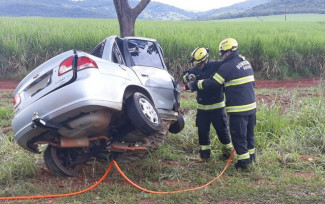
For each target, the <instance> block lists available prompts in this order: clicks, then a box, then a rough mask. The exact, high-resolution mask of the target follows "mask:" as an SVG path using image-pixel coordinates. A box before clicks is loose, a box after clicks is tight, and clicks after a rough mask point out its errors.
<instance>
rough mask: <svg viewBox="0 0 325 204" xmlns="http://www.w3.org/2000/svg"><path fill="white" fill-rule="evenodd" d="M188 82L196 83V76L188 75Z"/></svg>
mask: <svg viewBox="0 0 325 204" xmlns="http://www.w3.org/2000/svg"><path fill="white" fill-rule="evenodd" d="M188 80H189V81H195V80H196V76H195V75H194V74H189V75H188Z"/></svg>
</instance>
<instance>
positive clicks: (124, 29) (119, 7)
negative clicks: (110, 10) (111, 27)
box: [114, 0, 151, 37]
mask: <svg viewBox="0 0 325 204" xmlns="http://www.w3.org/2000/svg"><path fill="white" fill-rule="evenodd" d="M150 1H151V0H141V1H140V2H139V4H138V5H137V6H136V7H134V8H131V7H130V5H129V1H128V0H114V6H115V10H116V14H117V18H118V22H119V25H120V36H121V37H126V36H134V26H135V21H136V19H137V17H138V15H139V14H140V13H141V12H142V11H143V10H144V9H145V8H146V6H147V5H148V4H149V3H150Z"/></svg>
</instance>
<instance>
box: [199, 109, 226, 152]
mask: <svg viewBox="0 0 325 204" xmlns="http://www.w3.org/2000/svg"><path fill="white" fill-rule="evenodd" d="M211 123H212V125H213V127H214V129H215V130H216V133H217V135H218V138H219V141H220V142H221V143H222V144H223V145H229V144H231V141H230V136H229V133H228V123H227V114H226V112H225V109H224V108H218V109H213V110H200V109H198V110H197V115H196V126H197V127H198V134H199V144H200V145H201V150H204V149H202V147H204V146H206V147H207V148H206V149H205V150H208V152H207V155H203V157H202V152H204V151H201V157H202V158H209V157H210V149H211V148H210V135H209V132H210V126H211Z"/></svg>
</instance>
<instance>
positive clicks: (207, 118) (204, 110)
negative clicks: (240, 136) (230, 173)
mask: <svg viewBox="0 0 325 204" xmlns="http://www.w3.org/2000/svg"><path fill="white" fill-rule="evenodd" d="M221 64H222V62H221V61H208V62H207V63H205V64H204V66H203V67H198V66H195V67H194V68H192V69H190V70H188V71H186V72H184V73H183V77H182V78H183V82H184V83H185V84H186V83H187V84H189V83H191V82H189V80H188V76H189V75H190V74H194V75H195V76H196V80H202V79H207V78H210V77H211V76H212V75H213V74H214V73H215V72H216V71H218V69H219V67H220V65H221ZM184 76H187V77H184ZM192 85H194V87H193V86H192ZM188 87H189V88H191V89H192V88H194V89H195V90H197V87H196V83H193V84H192V83H191V84H190V86H188ZM196 100H197V103H198V105H197V115H196V126H197V127H198V136H199V144H200V145H201V151H200V157H201V156H202V158H205V157H207V155H209V157H210V153H211V150H210V149H211V147H210V149H209V148H207V147H208V146H210V128H211V124H212V125H213V127H214V129H215V130H216V133H217V136H218V139H219V141H220V142H221V143H222V144H229V143H231V139H230V136H229V132H228V121H227V114H226V111H225V108H224V107H225V102H224V92H223V87H219V88H217V89H211V90H204V91H201V90H198V91H197V97H196ZM206 150H208V151H210V152H205V151H206ZM197 162H198V161H197Z"/></svg>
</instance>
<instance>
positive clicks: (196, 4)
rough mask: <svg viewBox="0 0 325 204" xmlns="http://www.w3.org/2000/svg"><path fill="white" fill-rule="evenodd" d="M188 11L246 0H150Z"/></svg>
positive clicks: (204, 9) (219, 6) (213, 7)
mask: <svg viewBox="0 0 325 204" xmlns="http://www.w3.org/2000/svg"><path fill="white" fill-rule="evenodd" d="M152 1H157V2H161V3H164V4H169V5H172V6H175V7H178V8H181V9H184V10H189V11H207V10H211V9H217V8H221V7H226V6H230V5H233V4H236V3H240V2H244V1H247V0H152Z"/></svg>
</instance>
